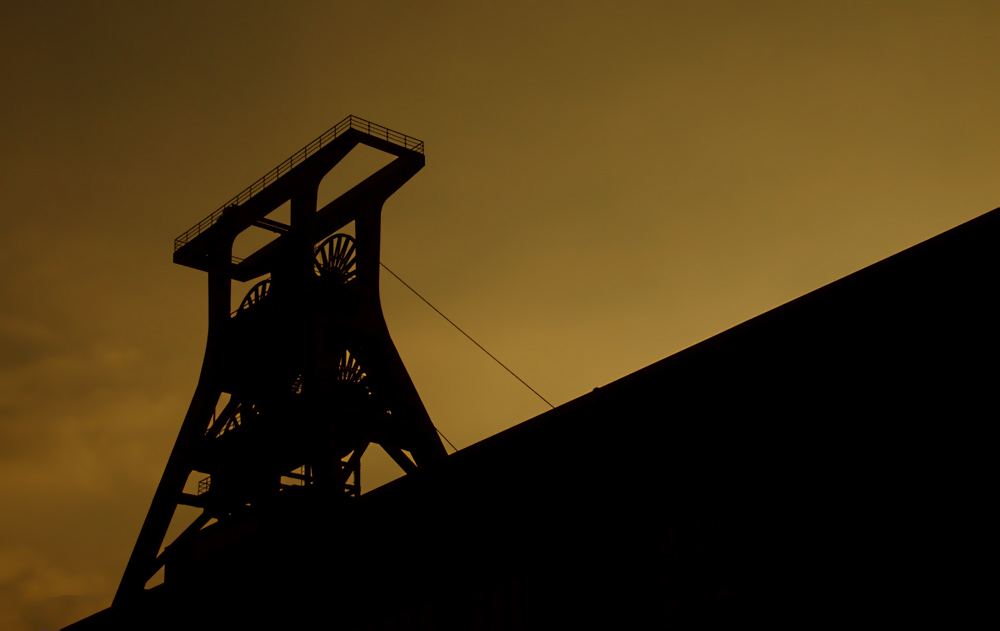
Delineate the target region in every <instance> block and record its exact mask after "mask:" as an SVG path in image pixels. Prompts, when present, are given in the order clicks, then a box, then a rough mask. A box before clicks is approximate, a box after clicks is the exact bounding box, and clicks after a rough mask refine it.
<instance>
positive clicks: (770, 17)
mask: <svg viewBox="0 0 1000 631" xmlns="http://www.w3.org/2000/svg"><path fill="white" fill-rule="evenodd" d="M998 33H1000V3H996V2H963V1H960V0H952V1H949V2H943V1H942V2H920V1H917V0H910V1H905V2H882V1H875V0H866V1H862V2H850V1H845V0H838V1H835V2H823V1H810V2H798V1H789V2H767V1H755V2H749V1H747V2H736V1H730V2H713V1H699V2H665V1H661V2H630V1H625V0H623V1H618V2H584V1H579V2H544V1H542V2H539V1H538V0H534V1H532V2H521V1H519V0H518V1H513V0H507V1H504V2H490V3H485V2H470V1H469V0H463V1H461V2H419V3H418V2H390V1H380V2H367V3H361V2H356V3H345V2H284V3H277V2H251V1H244V2H214V1H205V0H202V1H199V2H183V1H178V2H145V1H135V0H129V1H121V2H112V1H106V0H95V1H93V2H68V1H66V2H31V3H14V2H5V3H3V4H2V5H0V47H2V49H0V50H2V54H0V94H2V96H0V134H2V136H0V213H2V215H0V217H2V223H0V226H2V230H0V257H2V262H3V268H2V274H0V507H2V509H0V628H3V629H11V630H13V631H37V630H38V629H51V628H55V627H57V626H59V625H62V624H66V623H68V622H71V621H73V620H76V619H78V618H80V617H82V616H84V615H87V614H90V613H92V612H94V611H96V610H98V609H100V608H103V607H105V606H107V605H108V604H109V603H110V600H111V596H112V595H113V593H114V589H115V588H116V587H117V583H118V580H119V579H120V577H121V573H122V571H123V569H124V567H125V563H126V561H127V559H128V555H129V554H130V552H131V549H132V546H133V544H134V543H135V538H136V536H137V535H138V532H139V528H140V526H141V523H142V520H143V518H144V517H145V514H146V511H147V509H148V507H149V502H150V500H151V499H152V495H153V491H154V488H155V485H156V483H157V481H158V480H159V476H160V473H161V472H162V469H163V467H164V465H165V463H166V459H167V455H168V453H169V451H170V448H171V446H172V444H173V440H174V438H175V436H176V433H177V430H178V429H179V427H180V423H181V421H182V419H183V416H184V413H185V411H186V409H187V406H188V403H189V402H190V397H191V395H192V393H193V390H194V386H195V383H196V381H197V378H198V371H199V368H200V364H201V359H202V355H203V350H204V343H205V336H206V330H207V322H206V296H207V291H206V278H205V275H204V274H203V273H201V272H198V271H195V270H191V269H188V268H184V267H179V266H176V265H173V264H172V263H171V253H172V240H173V238H174V237H176V236H177V235H178V234H180V233H181V232H183V231H184V230H186V229H187V228H189V227H191V226H192V225H193V224H195V223H196V222H197V221H198V220H200V219H202V218H203V217H204V216H206V215H208V214H209V213H210V212H211V211H213V210H215V209H216V208H217V207H219V206H220V205H221V204H222V203H224V202H225V201H227V200H228V199H229V198H231V197H232V196H233V195H235V194H236V193H237V192H239V191H240V190H242V189H243V188H244V187H246V186H247V185H249V184H250V183H251V182H253V181H254V180H256V179H257V178H258V177H260V176H261V175H263V174H264V173H265V172H266V171H268V170H270V169H271V168H273V167H274V166H276V165H277V164H278V163H279V162H280V161H282V160H284V159H285V158H287V157H288V156H289V155H291V154H292V153H293V152H294V151H296V150H298V149H299V148H300V147H302V146H303V145H305V144H306V143H307V142H309V141H310V140H312V139H313V138H315V137H316V136H318V135H319V134H320V133H322V132H323V131H325V130H326V129H327V128H328V127H330V126H331V125H333V124H334V123H336V122H337V121H339V120H341V119H342V118H343V117H345V116H346V115H348V114H356V115H358V116H361V117H364V118H367V119H370V120H372V121H374V122H377V123H380V124H382V125H385V126H387V127H390V128H392V129H395V130H398V131H400V132H403V133H405V134H409V135H411V136H415V137H417V138H419V139H421V140H423V141H425V142H426V155H427V166H426V167H425V168H424V169H423V170H422V171H421V172H420V173H418V174H417V175H416V176H415V177H414V178H413V179H412V180H411V181H410V182H409V183H408V184H406V185H405V186H404V187H403V188H402V189H401V190H400V191H399V192H398V193H397V194H396V195H395V196H393V197H392V198H391V200H390V201H389V203H388V204H387V205H386V207H385V212H384V215H383V246H382V255H383V261H384V262H385V263H386V264H387V265H388V266H389V267H390V268H392V269H393V271H395V272H397V273H398V274H399V275H400V276H402V277H403V278H404V279H405V280H406V281H407V282H409V283H410V284H411V285H413V286H414V287H415V288H416V289H417V290H418V291H420V292H421V293H422V294H423V295H424V296H425V297H427V298H428V299H429V300H430V301H431V302H432V303H434V304H435V306H437V307H438V308H439V309H441V310H442V311H443V312H444V313H445V314H447V315H448V316H449V317H450V318H451V319H453V320H454V321H455V322H456V323H458V324H459V325H460V326H462V327H463V328H464V329H465V330H466V331H468V332H469V333H470V334H471V335H472V336H473V337H475V338H476V339H477V340H478V341H479V342H480V343H482V344H483V345H484V346H485V347H486V348H487V349H489V350H490V351H491V352H493V353H494V354H495V355H497V356H498V357H499V358H500V359H501V360H503V361H504V362H505V363H506V364H507V365H508V366H510V367H511V368H512V369H513V370H514V371H515V372H517V373H518V374H519V375H520V376H521V377H523V378H524V379H525V380H526V381H527V382H528V383H530V384H531V385H532V386H533V387H534V388H535V389H537V390H538V391H539V392H541V393H542V394H543V395H544V396H545V397H546V398H548V399H549V400H550V401H552V402H553V403H555V404H557V405H558V404H561V403H564V402H566V401H568V400H570V399H573V398H575V397H577V396H580V395H582V394H584V393H586V392H589V391H590V390H592V389H593V388H594V387H595V386H599V385H603V384H605V383H608V382H610V381H613V380H615V379H617V378H619V377H622V376H624V375H626V374H628V373H630V372H633V371H635V370H637V369H639V368H641V367H643V366H645V365H647V364H650V363H652V362H654V361H656V360H658V359H661V358H663V357H665V356H667V355H670V354H672V353H674V352H676V351H679V350H681V349H683V348H685V347H687V346H690V345H691V344H693V343H696V342H698V341H700V340H702V339H705V338H706V337H709V336H711V335H714V334H716V333H718V332H720V331H722V330H725V329H727V328H729V327H731V326H733V325H735V324H737V323H739V322H741V321H743V320H746V319H748V318H750V317H753V316H755V315H757V314H760V313H762V312H764V311H766V310H768V309H771V308H772V307H775V306H777V305H779V304H782V303H784V302H787V301H788V300H790V299H792V298H795V297H797V296H800V295H802V294H804V293H807V292H809V291H811V290H813V289H816V288H818V287H820V286H822V285H824V284H826V283H829V282H831V281H833V280H835V279H837V278H840V277H842V276H844V275H846V274H848V273H850V272H853V271H855V270H857V269H860V268H862V267H864V266H866V265H869V264H871V263H874V262H876V261H878V260H880V259H882V258H885V257H886V256H889V255H891V254H893V253H895V252H898V251H900V250H902V249H905V248H907V247H909V246H911V245H914V244H916V243H918V242H920V241H922V240H924V239H927V238H929V237H931V236H933V235H935V234H938V233H940V232H942V231H944V230H946V229H948V228H951V227H953V226H955V225H957V224H959V223H961V222H964V221H966V220H968V219H971V218H972V217H975V216H977V215H980V214H982V213H984V212H986V211H988V210H991V209H992V208H994V207H996V206H998V205H1000V179H998V177H997V173H998V166H1000V153H998V151H997V146H998V141H1000V117H998V116H997V111H998V103H1000V38H998V37H997V34H998ZM385 161H387V157H383V155H382V154H379V153H378V152H376V151H374V150H369V149H365V150H364V151H362V150H358V151H357V152H356V155H354V154H352V156H351V157H350V158H349V160H348V161H347V163H346V164H345V165H344V166H343V168H338V170H337V171H341V172H340V173H337V172H336V171H335V174H334V175H331V176H330V177H329V178H328V179H329V182H324V185H323V188H321V190H320V202H321V203H323V202H324V201H329V200H330V199H332V198H333V197H334V196H336V195H337V194H338V193H339V192H340V191H343V190H344V189H345V188H346V187H348V186H350V185H351V184H353V183H354V182H356V181H357V180H359V179H360V178H361V177H363V176H365V175H367V174H368V173H370V172H371V171H372V170H374V169H375V168H378V167H379V166H381V164H383V163H384V162H385ZM252 245H253V243H250V242H237V252H236V253H237V254H240V251H239V250H240V248H241V247H244V248H249V247H252ZM244 291H245V288H244V289H241V288H236V289H234V295H235V296H236V299H237V300H239V298H241V297H242V295H243V293H244ZM382 295H383V304H384V308H385V313H386V318H387V320H388V323H389V326H390V330H391V332H392V335H393V338H394V340H395V342H396V345H397V347H398V348H399V351H400V353H401V355H402V357H403V360H404V361H405V362H406V365H407V367H408V368H409V370H410V373H411V376H412V378H413V380H414V382H415V384H416V386H417V389H418V390H419V392H420V394H421V396H422V397H423V399H424V403H425V405H426V406H427V409H428V411H429V412H430V415H431V418H432V419H433V420H434V422H435V423H436V424H437V426H438V427H439V428H440V429H441V430H442V431H443V432H444V433H445V434H446V435H447V436H448V438H449V439H451V441H452V442H453V443H455V444H456V445H457V446H458V447H459V448H461V447H465V446H468V445H470V444H471V443H473V442H476V441H479V440H481V439H483V438H486V437H488V436H490V435H492V434H495V433H496V432H498V431H500V430H502V429H505V428H507V427H510V426H512V425H514V424H516V423H519V422H521V421H523V420H526V419H527V418H530V417H532V416H534V415H536V414H538V413H540V412H543V411H544V410H545V409H547V407H546V406H545V405H544V404H543V403H542V402H541V401H539V400H538V399H537V398H536V397H535V396H534V395H532V394H531V392H529V391H528V390H527V389H525V388H524V387H523V386H521V385H520V384H518V383H517V382H516V381H515V380H514V379H513V378H512V377H510V375H508V374H507V373H505V372H504V371H503V370H502V369H501V368H500V367H498V366H497V365H496V364H494V363H493V362H492V361H491V360H490V359H489V358H488V357H486V356H485V355H484V354H483V353H482V352H480V351H479V350H478V349H476V348H475V347H474V346H473V345H472V344H471V343H469V342H468V341H467V340H466V339H465V338H463V337H462V336H461V335H460V334H459V333H457V332H456V331H455V330H454V329H452V328H450V326H449V325H448V324H447V323H445V322H444V321H443V320H441V318H440V317H439V316H437V315H436V314H434V313H433V312H432V311H431V310H430V309H428V308H427V307H426V306H425V305H424V304H422V303H421V302H420V301H419V300H418V299H417V298H415V297H414V296H413V295H412V294H410V293H409V292H408V291H407V290H406V289H405V288H404V287H402V286H401V285H399V283H398V282H397V281H395V280H394V279H392V278H391V277H389V276H388V275H385V274H383V278H382ZM913 342H914V344H919V343H920V340H918V339H915V340H914V341H913ZM682 421H683V419H678V422H682ZM807 421H808V419H803V422H807ZM613 422H614V419H609V423H613ZM629 438H630V437H623V439H624V440H626V441H627V440H629ZM595 457H599V455H595ZM364 464H365V471H366V476H365V477H366V482H368V483H369V486H370V485H371V484H372V483H379V482H384V481H386V480H388V479H391V478H392V477H393V476H395V475H397V473H396V472H395V471H394V468H395V465H393V464H392V463H391V461H389V460H388V458H387V457H385V458H383V459H381V460H380V459H378V457H377V455H376V456H372V457H371V460H370V461H369V457H368V456H366V459H365V461H364Z"/></svg>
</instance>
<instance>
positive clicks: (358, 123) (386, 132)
mask: <svg viewBox="0 0 1000 631" xmlns="http://www.w3.org/2000/svg"><path fill="white" fill-rule="evenodd" d="M349 129H356V130H357V131H361V132H364V133H366V134H368V135H369V136H372V137H374V138H380V139H383V140H386V141H388V142H391V143H393V144H395V145H399V146H400V147H403V148H404V149H409V150H410V151H415V152H417V153H423V152H424V141H422V140H417V139H416V138H413V137H412V136H407V135H406V134H401V133H399V132H398V131H393V130H392V129H389V128H388V127H383V126H381V125H379V124H377V123H373V122H371V121H368V120H365V119H363V118H360V117H358V116H354V115H353V114H352V115H350V116H348V117H347V118H345V119H344V120H342V121H340V122H339V123H337V124H336V125H334V126H333V127H331V128H330V129H328V130H326V132H324V133H323V134H322V135H321V136H320V137H319V138H317V139H316V140H313V141H312V142H310V143H309V144H308V145H306V146H305V147H303V148H301V149H299V150H298V151H296V152H295V153H293V154H292V156H291V157H290V158H288V159H287V160H285V161H284V162H282V163H281V164H279V165H278V166H276V167H275V168H273V169H271V170H270V171H268V172H267V173H265V174H264V177H262V178H260V179H259V180H257V181H256V182H254V183H253V184H251V185H250V186H248V187H246V188H245V189H243V190H242V191H241V192H240V193H239V194H238V195H236V197H234V198H232V199H231V200H229V201H228V202H226V203H225V204H223V205H222V206H221V207H220V208H219V209H218V210H216V211H215V212H214V213H212V214H211V215H209V216H208V217H205V218H204V219H202V220H201V221H199V222H198V223H197V224H196V225H195V226H194V227H193V228H191V229H190V230H188V231H187V232H185V233H184V234H182V235H181V236H179V237H177V238H176V239H174V252H176V251H177V250H179V249H181V248H182V247H184V246H185V245H187V244H188V243H190V242H191V240H192V239H194V238H195V237H197V236H198V235H200V234H201V233H202V232H205V231H206V230H208V229H209V228H211V227H212V226H214V225H215V224H216V222H218V221H219V219H221V218H222V214H223V212H224V211H225V210H226V209H227V208H235V207H237V206H240V205H241V204H244V203H246V201H247V200H249V199H250V198H251V197H253V196H254V195H256V194H257V193H259V192H261V191H262V190H264V189H265V188H267V187H268V186H269V185H271V184H273V183H274V182H276V181H277V180H278V178H280V177H281V176H282V175H284V174H286V173H288V172H289V171H291V170H292V169H293V168H295V167H296V166H297V165H299V164H301V163H302V162H303V161H305V159H306V158H308V157H309V156H311V155H313V154H314V153H316V152H317V151H319V150H320V149H322V148H323V147H325V146H326V145H328V144H330V142H332V141H333V140H334V139H335V138H337V137H338V136H341V135H343V134H344V132H346V131H347V130H349Z"/></svg>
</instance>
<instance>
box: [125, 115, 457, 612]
mask: <svg viewBox="0 0 1000 631" xmlns="http://www.w3.org/2000/svg"><path fill="white" fill-rule="evenodd" d="M359 144H364V145H367V146H369V147H372V148H375V149H378V150H381V151H384V152H386V153H389V154H391V155H393V156H395V159H393V160H392V161H391V162H390V163H389V164H387V165H386V166H385V167H383V168H382V169H380V170H379V171H377V172H376V173H374V174H373V175H371V176H370V177H368V178H367V179H365V180H364V181H362V182H361V183H360V184H358V185H356V186H354V187H353V188H351V189H350V190H349V191H347V192H346V193H344V194H343V195H341V196H340V197H338V198H337V199H335V200H334V201H332V202H330V203H329V204H326V205H325V206H323V207H322V208H317V193H318V189H319V185H320V182H321V180H322V179H323V177H324V176H325V175H327V173H329V172H330V171H331V170H332V169H333V168H334V167H336V166H337V164H338V163H340V162H341V160H342V159H343V158H344V157H345V156H347V154H348V153H349V152H350V151H351V150H352V149H354V148H355V147H356V146H358V145H359ZM423 151H424V145H423V143H422V142H421V141H419V140H416V139H414V138H411V137H409V136H406V135H404V134H400V133H398V132H394V131H392V130H389V129H387V128H385V127H382V126H379V125H376V124H374V123H371V122H369V121H366V120H363V119H360V118H358V117H356V116H348V117H347V118H345V119H344V120H343V121H341V122H340V123H338V124H337V125H335V126H334V127H333V128H332V129H330V130H329V131H327V132H326V133H324V134H323V135H322V136H320V137H319V138H317V139H316V140H314V141H313V142H311V143H310V144H309V145H307V146H306V147H304V148H303V149H301V150H300V151H298V152H297V153H296V154H295V155H293V156H292V157H291V158H289V159H288V160H286V161H285V162H283V163H281V165H279V166H278V167H277V168H275V169H274V170H273V171H271V172H269V173H268V174H267V175H265V176H264V177H263V178H261V179H260V180H258V181H257V182H255V183H254V184H253V185H252V186H250V187H249V188H247V189H246V190H244V191H243V192H241V193H240V194H239V195H237V196H236V197H234V198H233V199H232V200H230V201H229V202H228V203H227V204H225V205H224V206H223V207H222V208H220V209H219V210H217V211H216V212H214V213H212V214H211V215H210V216H209V217H207V218H206V219H204V220H203V221H201V222H200V223H199V224H198V225H196V226H195V227H193V228H191V229H190V230H188V231H187V232H185V233H184V234H183V235H181V236H180V237H178V238H177V239H176V240H175V242H174V262H175V263H178V264H180V265H185V266H188V267H193V268H195V269H199V270H202V271H204V272H206V273H207V274H208V322H209V326H208V342H207V346H206V349H205V358H204V361H203V364H202V369H201V375H200V377H199V380H198V385H197V387H196V388H195V392H194V396H193V398H192V401H191V405H190V408H189V409H188V412H187V414H186V416H185V418H184V422H183V424H182V426H181V429H180V433H179V435H178V437H177V441H176V442H175V444H174V447H173V450H172V451H171V453H170V457H169V460H168V461H167V466H166V469H165V470H164V472H163V476H162V477H161V479H160V482H159V485H158V486H157V489H156V492H155V494H154V496H153V501H152V505H151V506H150V509H149V513H148V514H147V516H146V519H145V522H144V523H143V526H142V529H141V531H140V533H139V537H138V540H137V542H136V544H135V548H134V549H133V552H132V555H131V557H130V559H129V562H128V565H127V567H126V569H125V573H124V575H123V577H122V580H121V584H120V585H119V588H118V591H117V593H116V595H115V600H114V606H116V607H118V606H120V605H128V604H129V603H131V602H135V599H136V598H138V597H139V596H140V595H141V594H142V593H143V592H144V587H145V585H146V583H147V581H149V579H150V578H152V577H153V575H154V574H155V573H156V572H157V571H158V570H159V569H160V568H162V567H164V566H165V565H166V570H167V572H166V577H167V581H168V582H169V581H170V579H171V569H172V568H171V562H172V561H173V560H175V559H177V560H180V559H184V558H190V557H191V556H192V554H193V552H192V551H193V550H194V549H195V548H196V547H198V549H199V550H204V548H205V546H206V541H209V540H210V536H209V534H206V533H210V531H212V530H215V531H217V532H230V533H231V532H234V531H235V532H239V530H240V528H253V527H254V526H253V524H256V523H257V521H256V520H258V519H261V518H271V519H277V518H281V517H282V511H283V510H284V509H285V508H287V507H288V506H289V505H290V504H289V502H291V501H294V504H295V505H296V506H302V505H310V506H314V507H319V509H321V510H323V511H326V512H327V513H328V514H329V513H333V514H335V513H336V512H337V509H338V507H343V505H344V504H343V503H344V502H350V501H352V500H353V499H354V498H356V497H357V496H358V495H359V494H360V492H361V457H362V455H363V454H364V453H365V451H366V450H367V449H368V448H369V447H370V446H371V445H372V444H375V445H378V446H379V447H381V448H382V449H384V450H385V451H386V453H388V455H389V456H390V457H391V458H392V459H393V460H394V461H395V462H396V463H397V464H399V466H400V467H401V468H402V469H403V470H404V471H405V472H406V473H412V472H414V471H416V470H417V469H418V468H420V467H427V466H429V465H431V466H432V465H433V464H434V463H435V461H438V460H440V459H442V458H443V457H445V455H446V452H445V449H444V447H443V445H442V444H441V441H440V439H439V438H438V435H437V432H436V430H435V427H434V425H433V423H432V422H431V420H430V417H429V416H428V414H427V411H426V410H425V408H424V406H423V403H422V402H421V400H420V397H419V395H418V394H417V391H416V388H415V387H414V385H413V382H412V381H411V379H410V377H409V375H408V374H407V371H406V368H405V367H404V365H403V362H402V360H401V359H400V357H399V353H398V352H397V350H396V348H395V346H394V345H393V342H392V339H391V338H390V336H389V332H388V329H387V326H386V323H385V319H384V317H383V315H382V306H381V301H380V298H379V249H380V233H381V213H382V206H383V204H384V203H385V201H386V200H387V199H388V198H389V197H390V196H391V195H392V194H393V193H394V192H395V191H396V190H398V189H399V188H400V187H401V186H402V185H403V184H405V183H406V182H407V181H408V180H409V179H410V178H411V177H412V176H413V175H414V174H415V173H417V171H419V170H420V169H421V168H422V167H423V166H424V154H423ZM286 202H290V206H291V211H290V217H291V219H290V222H289V223H288V224H284V223H281V222H278V221H275V220H273V219H269V218H267V215H268V214H269V213H271V212H272V211H274V210H275V209H277V208H278V207H280V206H282V205H284V204H285V203H286ZM352 222H353V223H354V233H355V234H354V236H353V237H352V236H351V235H350V234H347V233H344V232H338V231H340V230H343V229H344V228H345V227H346V226H348V225H349V224H351V223H352ZM254 226H256V227H259V228H264V229H266V230H270V231H272V232H275V233H277V234H278V236H277V238H275V239H274V240H273V241H271V242H270V243H268V244H267V245H265V246H264V247H262V248H260V249H259V250H257V251H256V252H254V253H253V254H251V255H250V256H248V257H247V258H245V259H238V258H236V257H234V256H233V243H234V241H235V240H236V238H237V237H238V236H239V235H240V234H241V233H243V232H244V231H246V230H248V229H249V228H251V227H254ZM253 280H258V282H256V284H254V285H253V286H252V288H251V289H250V291H249V292H248V293H247V294H246V297H245V298H244V299H243V300H242V302H241V303H240V305H239V308H238V309H236V310H235V311H231V305H232V284H233V281H240V282H249V281H253ZM225 395H228V402H227V401H226V397H225ZM217 408H221V409H220V410H218V411H217ZM192 474H194V475H196V476H198V477H201V476H202V475H204V476H205V477H203V478H201V480H200V482H199V484H198V492H197V494H195V493H187V492H185V487H186V485H187V483H188V480H189V478H191V477H192ZM178 505H186V506H193V507H197V508H200V509H202V512H201V514H200V515H199V516H198V517H197V518H196V519H195V520H194V521H193V522H192V523H191V525H190V526H188V527H187V528H186V529H185V530H184V531H183V532H182V533H181V534H180V535H179V536H178V537H177V538H176V539H175V540H174V541H173V542H172V543H171V544H170V545H169V546H167V548H166V549H165V550H163V551H162V552H161V551H160V550H161V547H162V546H163V545H164V543H165V541H164V539H165V537H166V534H167V529H168V527H169V525H170V522H171V519H172V518H173V516H174V513H175V511H176V508H177V506H178ZM212 520H215V522H217V523H215V522H212ZM247 524H249V526H247ZM234 526H235V528H234ZM183 565H184V564H183V563H179V566H183Z"/></svg>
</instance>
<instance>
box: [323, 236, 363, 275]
mask: <svg viewBox="0 0 1000 631" xmlns="http://www.w3.org/2000/svg"><path fill="white" fill-rule="evenodd" d="M355 252H356V247H355V244H354V238H353V237H351V236H350V235H347V234H335V235H333V236H332V237H330V238H329V239H327V240H326V241H324V242H323V243H320V244H319V246H318V247H317V248H316V274H317V275H319V276H320V277H322V278H324V279H328V280H332V281H335V282H338V283H340V284H346V283H349V282H350V281H352V280H354V277H355V276H357V263H356V261H355Z"/></svg>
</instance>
